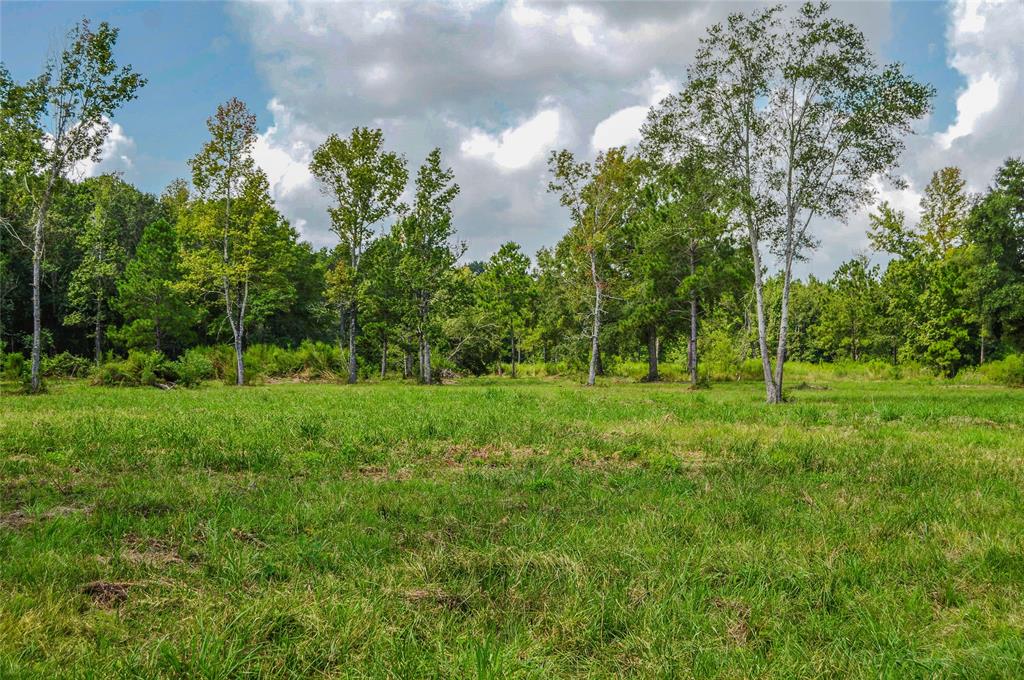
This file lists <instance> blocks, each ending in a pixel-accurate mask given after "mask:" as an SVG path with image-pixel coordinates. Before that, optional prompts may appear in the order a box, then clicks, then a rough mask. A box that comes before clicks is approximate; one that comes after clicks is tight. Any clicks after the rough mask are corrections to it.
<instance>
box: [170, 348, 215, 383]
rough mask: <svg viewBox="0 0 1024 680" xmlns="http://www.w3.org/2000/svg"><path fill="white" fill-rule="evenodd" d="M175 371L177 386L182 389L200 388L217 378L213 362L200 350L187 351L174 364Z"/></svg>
mask: <svg viewBox="0 0 1024 680" xmlns="http://www.w3.org/2000/svg"><path fill="white" fill-rule="evenodd" d="M173 371H174V374H175V377H176V378H177V384H178V385H181V386H182V387H198V386H200V385H202V384H203V381H205V380H212V379H214V378H215V377H216V373H215V372H214V368H213V362H212V361H210V358H209V357H208V356H207V355H206V353H204V352H203V351H202V350H200V349H189V350H185V353H184V354H182V355H181V356H180V357H178V359H177V361H175V362H174V365H173Z"/></svg>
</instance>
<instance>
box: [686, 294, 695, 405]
mask: <svg viewBox="0 0 1024 680" xmlns="http://www.w3.org/2000/svg"><path fill="white" fill-rule="evenodd" d="M686 360H687V368H688V369H689V371H690V387H696V386H697V296H696V295H692V296H690V341H689V342H688V343H687V345H686Z"/></svg>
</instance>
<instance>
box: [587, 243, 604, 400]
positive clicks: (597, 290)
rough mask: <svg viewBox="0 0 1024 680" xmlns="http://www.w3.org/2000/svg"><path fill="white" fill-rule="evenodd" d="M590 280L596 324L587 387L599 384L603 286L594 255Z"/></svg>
mask: <svg viewBox="0 0 1024 680" xmlns="http://www.w3.org/2000/svg"><path fill="white" fill-rule="evenodd" d="M590 280H591V282H592V283H593V284H594V324H593V327H592V329H591V331H590V373H589V374H588V375H587V385H588V386H593V385H594V383H595V382H597V363H598V361H599V360H600V359H599V357H598V347H597V338H598V335H599V334H600V332H601V284H600V281H598V278H597V259H596V257H595V256H594V253H593V252H591V253H590Z"/></svg>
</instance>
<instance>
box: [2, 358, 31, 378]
mask: <svg viewBox="0 0 1024 680" xmlns="http://www.w3.org/2000/svg"><path fill="white" fill-rule="evenodd" d="M27 366H28V362H26V361H25V357H23V356H22V355H21V354H20V353H18V352H11V353H10V354H5V355H4V361H3V372H4V380H10V381H14V382H20V381H21V379H22V376H23V375H24V373H25V371H26V370H27V368H26V367H27Z"/></svg>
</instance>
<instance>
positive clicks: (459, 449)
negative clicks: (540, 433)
mask: <svg viewBox="0 0 1024 680" xmlns="http://www.w3.org/2000/svg"><path fill="white" fill-rule="evenodd" d="M539 455H542V454H541V452H539V451H537V450H535V449H533V448H531V447H529V446H524V447H516V446H495V445H494V444H485V445H483V446H472V445H469V444H452V445H451V446H449V447H448V448H447V449H446V450H445V452H444V455H443V456H442V462H443V464H444V466H445V467H448V468H454V469H462V468H463V467H465V465H466V464H470V465H474V464H475V465H487V466H491V467H498V466H502V465H510V464H512V463H516V462H519V461H524V460H527V459H529V458H535V457H537V456H539Z"/></svg>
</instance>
